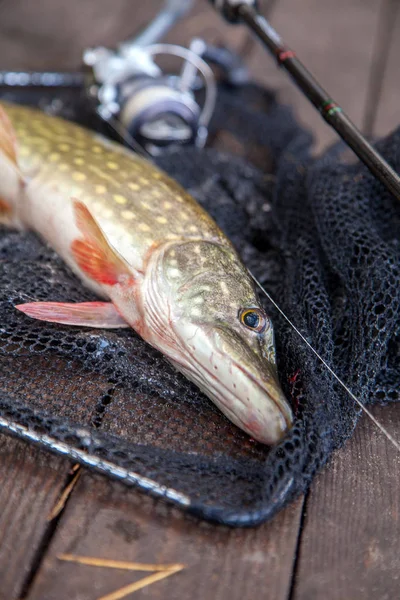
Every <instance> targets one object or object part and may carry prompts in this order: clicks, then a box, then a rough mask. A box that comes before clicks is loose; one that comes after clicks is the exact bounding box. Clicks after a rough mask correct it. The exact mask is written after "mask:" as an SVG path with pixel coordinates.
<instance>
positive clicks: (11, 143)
mask: <svg viewBox="0 0 400 600" xmlns="http://www.w3.org/2000/svg"><path fill="white" fill-rule="evenodd" d="M0 151H1V152H3V153H4V154H5V155H6V156H7V158H8V160H10V161H11V162H12V163H13V165H15V166H17V164H18V163H17V136H16V134H15V130H14V127H13V125H12V123H11V121H10V118H9V116H8V115H7V113H6V111H5V110H4V108H3V107H2V106H1V105H0Z"/></svg>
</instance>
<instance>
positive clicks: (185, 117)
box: [83, 0, 247, 156]
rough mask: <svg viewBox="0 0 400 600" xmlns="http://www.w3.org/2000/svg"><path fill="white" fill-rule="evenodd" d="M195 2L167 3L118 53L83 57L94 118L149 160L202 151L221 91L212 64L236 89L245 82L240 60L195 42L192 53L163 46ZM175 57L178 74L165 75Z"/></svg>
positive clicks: (87, 53) (91, 53)
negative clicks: (177, 150) (181, 150)
mask: <svg viewBox="0 0 400 600" xmlns="http://www.w3.org/2000/svg"><path fill="white" fill-rule="evenodd" d="M192 4H193V2H192V0H167V1H166V2H165V4H164V8H163V9H162V10H161V11H160V12H159V13H158V15H156V17H155V18H154V19H153V20H152V21H151V22H150V24H149V25H148V26H147V27H146V28H145V29H144V31H143V32H141V33H140V34H139V35H137V36H135V37H134V38H133V39H131V40H128V41H125V42H123V43H122V44H120V45H119V46H118V47H117V48H116V49H115V50H110V49H108V48H104V47H98V48H91V49H88V50H86V51H85V53H84V56H83V62H84V65H85V69H86V74H87V79H86V90H87V93H88V96H89V98H90V99H91V100H92V101H94V102H95V105H96V106H95V108H96V112H97V114H98V115H100V117H101V118H102V119H104V120H105V121H107V122H108V123H109V124H110V125H111V126H112V127H113V128H114V129H115V130H117V132H118V133H119V134H120V136H121V137H122V138H123V139H124V140H125V142H126V143H128V145H130V146H133V147H134V148H135V149H136V150H138V151H143V150H144V151H145V152H146V153H148V154H150V155H153V156H154V155H156V154H159V153H160V152H161V151H162V149H163V148H165V147H167V146H171V145H178V144H179V145H186V144H194V145H196V146H198V147H203V146H204V145H205V143H206V140H207V135H208V124H209V121H210V119H211V116H212V114H213V111H214V107H215V102H216V96H217V85H216V79H215V76H214V73H213V71H212V69H211V67H210V66H209V64H208V63H213V64H216V65H218V67H219V68H220V70H221V71H222V72H223V73H224V76H225V79H226V80H229V81H230V82H231V83H233V84H236V85H238V84H241V83H243V82H244V81H246V80H247V70H246V68H245V67H244V66H243V64H242V62H241V60H240V58H239V57H238V56H237V55H235V54H234V53H232V52H230V51H229V50H227V49H225V48H217V47H214V46H210V45H208V44H206V43H205V42H204V41H203V40H201V39H199V38H194V39H193V40H192V42H191V43H190V46H189V48H184V47H182V46H178V45H176V44H165V43H159V40H160V38H162V37H163V36H164V35H165V33H166V32H167V31H168V30H169V29H170V28H171V27H172V25H174V24H175V23H176V21H177V20H179V19H180V18H181V17H182V16H184V14H186V13H187V11H188V10H189V9H190V8H191V7H192ZM171 56H173V57H177V58H179V59H180V60H181V61H182V66H181V70H180V72H179V73H178V74H177V73H175V72H165V71H164V70H163V69H162V68H161V67H160V66H159V65H158V64H157V59H158V58H162V59H163V58H165V57H171Z"/></svg>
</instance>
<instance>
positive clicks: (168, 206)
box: [160, 194, 172, 210]
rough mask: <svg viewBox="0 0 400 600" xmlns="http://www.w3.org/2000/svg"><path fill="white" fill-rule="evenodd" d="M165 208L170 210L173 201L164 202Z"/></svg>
mask: <svg viewBox="0 0 400 600" xmlns="http://www.w3.org/2000/svg"><path fill="white" fill-rule="evenodd" d="M160 196H161V194H160ZM163 208H165V210H169V209H170V208H172V204H171V202H164V204H163Z"/></svg>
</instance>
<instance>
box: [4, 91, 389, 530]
mask: <svg viewBox="0 0 400 600" xmlns="http://www.w3.org/2000/svg"><path fill="white" fill-rule="evenodd" d="M68 106H69V105H68ZM68 106H67V108H68ZM68 111H69V112H68ZM67 113H68V114H70V113H71V109H70V107H69V108H68V110H67ZM211 145H212V146H214V148H211V149H207V150H195V149H190V150H188V149H184V150H177V151H174V152H171V153H169V154H167V155H164V156H163V157H162V158H160V159H159V160H158V162H159V164H160V166H161V167H162V168H164V169H165V170H166V171H168V172H169V173H170V174H171V175H172V176H173V177H175V178H176V179H177V180H179V181H180V182H181V183H182V184H183V185H184V186H185V187H186V188H187V189H188V190H189V191H190V192H191V193H192V194H193V195H194V196H195V198H196V199H197V200H198V201H199V202H200V203H201V204H202V205H203V206H204V207H205V208H206V209H207V210H208V211H209V212H210V213H211V214H212V216H213V217H214V218H215V219H216V220H217V222H218V223H219V225H220V226H221V227H222V229H223V230H224V231H225V232H226V234H227V235H228V236H229V237H230V238H231V240H232V241H233V243H234V244H235V245H236V247H237V248H238V250H239V252H240V254H241V256H242V258H243V260H244V262H245V263H246V265H247V266H248V267H249V268H250V269H251V271H252V272H253V273H254V275H255V276H256V277H257V278H258V279H259V280H260V282H261V283H262V284H263V285H264V286H265V287H266V289H267V290H268V291H269V292H270V293H271V295H272V296H273V297H274V299H275V300H276V301H277V302H278V304H279V305H280V306H281V308H282V309H283V310H284V311H285V313H287V314H288V315H289V316H290V318H291V319H292V321H293V322H294V323H295V324H296V326H297V327H298V328H299V329H300V330H301V332H302V333H303V334H304V335H305V336H306V338H307V339H308V340H309V341H310V342H311V343H312V345H313V346H314V347H315V349H316V350H317V351H318V352H319V353H320V354H321V355H322V356H323V357H324V358H325V360H326V361H327V362H328V363H329V364H330V365H331V367H332V368H333V369H334V370H335V371H336V373H337V374H338V375H339V376H340V377H342V378H343V379H344V380H345V381H346V383H347V384H348V385H349V386H350V387H351V389H352V390H353V391H354V392H355V393H356V394H357V395H358V397H359V398H360V399H361V400H362V401H363V402H388V401H392V400H397V399H398V395H399V392H398V381H399V378H400V319H399V306H400V285H399V281H400V278H399V268H400V260H399V259H400V242H399V240H400V206H399V204H398V202H397V201H396V200H394V199H393V198H392V197H391V196H390V195H389V194H388V193H387V192H386V191H385V190H384V189H383V187H382V186H381V184H379V183H378V182H377V181H375V180H374V178H373V177H372V176H371V175H370V173H369V172H368V171H367V169H366V168H365V167H364V166H362V165H360V164H359V163H358V162H357V161H354V160H353V161H352V162H351V160H352V159H351V156H350V154H349V152H347V151H346V150H345V149H344V147H343V146H342V145H340V144H339V145H337V146H335V147H334V148H333V149H331V150H330V151H329V152H328V153H326V154H325V155H324V156H323V157H322V158H319V159H317V160H315V159H313V158H312V157H311V155H310V147H311V137H310V135H309V134H307V133H306V132H304V130H302V129H301V128H300V127H299V126H298V125H297V123H296V122H295V120H294V118H293V116H292V114H291V112H290V110H289V109H287V108H286V107H282V106H280V105H279V104H277V103H276V102H275V100H274V97H273V96H272V95H271V94H270V93H268V92H266V91H264V90H262V89H261V88H258V87H256V86H247V87H244V88H241V89H239V90H236V91H233V90H227V89H221V91H220V96H219V103H218V106H217V111H216V114H215V117H214V120H213V123H212V128H211ZM379 148H380V150H381V152H382V153H383V155H384V156H385V157H386V158H387V160H388V161H389V162H390V163H391V164H392V165H393V167H394V168H395V169H396V170H397V171H399V170H400V130H398V131H397V132H395V133H394V134H393V135H392V136H390V137H389V138H387V139H386V140H383V141H382V142H380V144H379ZM221 150H224V151H227V150H228V151H229V152H230V154H226V153H223V152H221ZM235 155H236V156H235ZM349 157H350V161H349ZM0 280H1V283H0V290H1V294H0V301H1V308H0V310H1V316H2V321H1V328H0V364H1V372H0V382H1V383H0V386H1V387H0V390H1V391H0V426H1V427H2V428H3V430H5V431H7V430H8V431H10V430H13V431H14V433H15V434H17V435H19V436H21V437H24V438H25V439H29V438H31V440H32V441H33V442H35V443H39V444H40V443H41V444H42V445H45V446H47V447H50V448H52V449H53V450H55V451H59V452H63V453H66V454H67V456H70V457H73V458H75V459H77V460H80V461H81V462H83V463H84V464H86V465H89V466H92V467H93V468H94V469H97V470H99V471H101V472H103V473H107V474H108V475H110V476H113V477H117V478H119V479H121V480H124V481H125V482H127V483H133V484H135V485H137V486H139V487H141V488H143V489H148V490H149V491H152V492H153V493H155V494H158V495H164V496H165V497H167V498H169V499H170V500H171V501H173V502H175V503H176V504H178V505H181V506H182V507H183V508H185V509H186V510H189V511H190V512H192V513H195V514H197V515H199V516H201V517H203V518H207V519H211V520H217V521H220V522H223V523H226V524H230V525H253V524H256V523H258V522H261V521H263V520H266V519H268V518H270V517H272V516H273V515H274V514H275V513H276V512H277V511H278V510H279V509H280V508H282V506H284V505H285V504H287V503H288V502H289V501H290V500H291V499H293V498H294V497H295V496H296V495H298V494H299V493H301V492H303V491H305V490H306V489H307V487H308V485H309V483H310V481H311V479H312V477H313V476H314V474H315V473H316V471H317V470H318V469H319V468H320V467H321V466H322V465H323V464H324V463H325V462H326V460H327V459H328V457H329V455H330V454H331V452H332V451H333V450H334V449H335V448H338V447H339V446H340V445H341V444H343V442H344V441H345V440H346V439H347V438H348V437H349V435H350V434H351V433H352V431H353V429H354V427H355V424H356V422H357V419H358V416H359V412H360V411H359V409H358V408H357V406H356V405H355V404H354V402H353V401H352V400H351V398H350V397H349V396H348V395H347V394H346V393H345V392H344V391H343V389H341V388H340V386H339V385H338V384H337V383H336V382H335V380H334V379H333V378H332V376H331V375H330V374H329V373H328V372H327V370H326V368H325V367H323V366H322V365H321V364H320V363H319V362H318V360H317V359H316V358H315V356H314V355H313V354H312V353H311V352H310V350H309V349H308V348H307V347H306V345H305V344H304V343H303V342H302V341H301V340H300V338H299V337H298V335H297V334H296V333H295V332H294V331H293V329H292V328H291V327H290V326H289V325H288V324H287V322H286V321H285V320H284V319H283V318H282V317H281V316H280V315H279V313H277V311H276V310H274V308H273V306H271V305H269V304H268V301H265V308H266V309H267V311H268V312H269V313H270V314H271V315H272V317H273V319H274V323H275V331H276V343H277V352H278V366H279V373H280V379H281V382H282V386H283V388H284V390H285V392H286V394H287V396H288V397H289V398H291V400H292V404H293V407H294V410H295V413H296V420H295V425H294V427H293V429H292V430H291V432H290V433H289V435H288V436H287V438H286V439H285V440H284V441H283V442H282V443H281V444H279V445H278V446H276V447H274V448H272V449H269V448H267V447H265V446H262V445H261V444H258V443H256V442H254V441H253V440H251V439H250V438H249V437H248V436H247V435H246V434H245V433H243V432H241V431H240V430H239V429H237V428H236V427H235V426H234V425H232V424H231V423H230V422H229V421H228V420H227V419H226V418H225V417H224V416H223V415H222V414H221V413H220V412H219V411H218V410H217V409H216V408H215V407H214V405H213V404H212V403H211V402H210V401H209V400H208V399H207V398H206V397H205V396H203V395H202V394H201V393H200V392H199V391H198V390H197V388H196V387H195V386H194V385H192V384H191V383H189V382H188V381H187V380H186V379H185V378H184V377H183V376H182V375H180V374H178V373H177V372H175V370H174V369H173V368H172V367H171V366H170V365H169V364H168V363H167V362H166V361H165V360H164V358H163V357H162V356H161V355H160V354H159V353H158V352H157V351H155V350H154V349H152V348H151V347H149V346H148V345H147V344H146V343H145V342H143V341H142V340H141V339H140V338H139V337H138V336H137V335H136V334H135V333H134V332H133V331H131V330H120V331H103V330H90V329H84V330H83V329H77V328H72V327H67V326H61V325H55V324H46V323H43V322H39V321H33V320H31V319H29V318H27V317H25V316H24V315H21V313H19V312H17V311H16V310H15V309H14V305H15V304H18V303H21V302H28V301H32V300H53V301H64V302H65V301H84V300H91V299H93V296H92V295H91V294H90V292H88V291H87V290H86V289H85V288H83V287H82V285H81V284H80V282H79V281H78V280H77V279H76V278H75V277H74V276H73V275H72V274H71V272H70V271H69V270H68V269H67V268H66V267H65V265H64V264H63V262H62V261H61V260H60V259H59V258H58V256H57V255H56V254H55V253H54V252H53V251H52V250H51V249H50V248H48V247H46V246H45V245H44V244H43V243H42V242H41V241H39V240H38V238H37V237H36V236H35V235H34V234H33V233H18V232H10V231H9V230H6V229H4V228H3V229H1V230H0ZM66 445H67V446H66Z"/></svg>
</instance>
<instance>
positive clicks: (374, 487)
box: [293, 405, 400, 600]
mask: <svg viewBox="0 0 400 600" xmlns="http://www.w3.org/2000/svg"><path fill="white" fill-rule="evenodd" d="M373 412H374V415H375V417H376V418H377V419H378V420H379V421H380V422H381V423H382V424H383V425H384V426H385V427H386V428H387V429H388V430H389V432H390V433H391V434H392V435H393V436H394V437H395V438H398V437H399V436H398V431H399V427H398V424H399V420H400V406H398V405H393V406H386V407H384V408H382V407H375V408H374V410H373ZM399 469H400V455H399V453H398V452H397V451H396V449H395V448H394V447H393V446H392V445H391V444H390V443H389V442H388V440H387V439H386V438H385V437H384V436H383V435H382V433H381V432H380V431H378V429H377V428H376V427H375V426H374V425H373V424H372V422H371V421H370V420H368V419H363V420H362V423H361V424H360V425H359V427H358V428H357V429H356V432H355V434H354V436H353V438H352V439H351V440H350V441H349V442H348V444H347V445H346V447H345V448H343V449H342V450H340V451H338V452H336V453H335V456H334V457H333V459H332V461H331V462H330V465H329V467H328V468H327V469H325V471H324V472H323V473H321V474H320V475H319V476H318V477H317V478H316V480H315V482H314V484H313V486H312V488H311V491H310V494H309V497H308V499H307V503H306V507H305V518H304V523H303V531H302V535H301V544H300V548H299V563H298V568H297V571H296V578H295V587H294V595H293V600H317V599H318V600H319V599H320V598H329V600H343V598H349V599H350V598H351V600H375V599H378V598H379V600H391V599H394V598H398V596H399V590H400V556H399V552H398V549H399V539H400V489H399V476H398V474H399Z"/></svg>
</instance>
